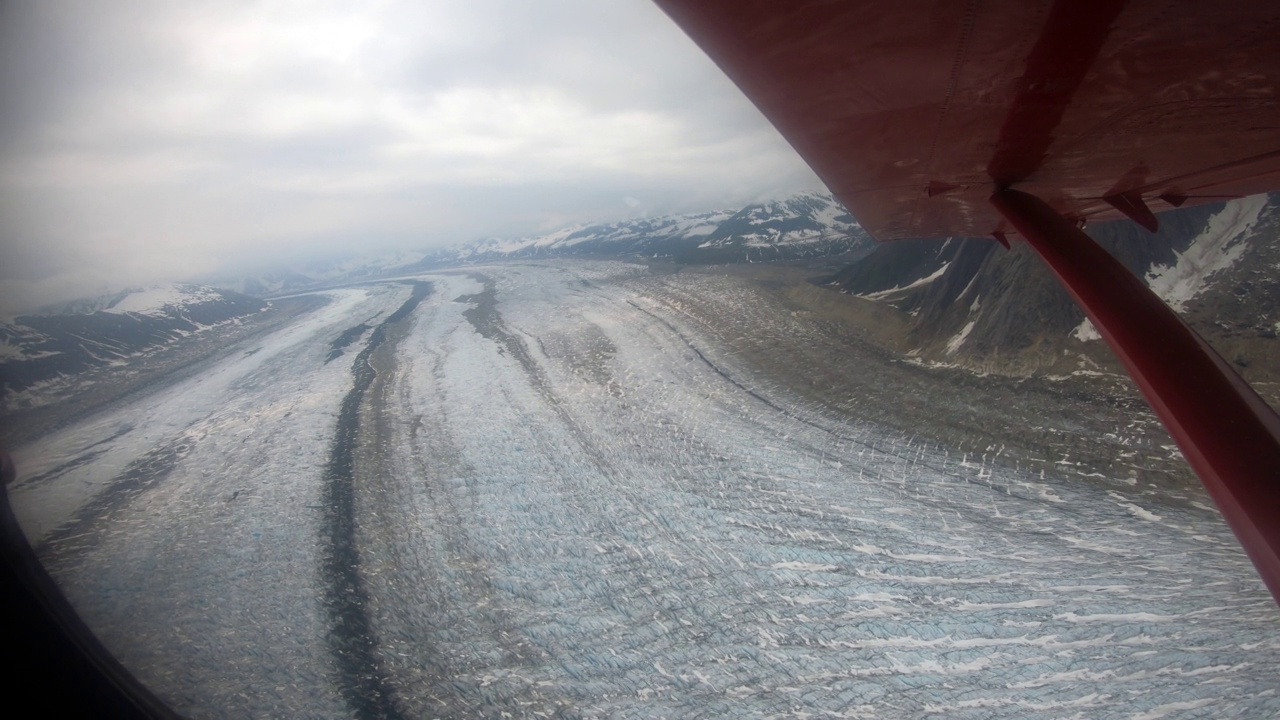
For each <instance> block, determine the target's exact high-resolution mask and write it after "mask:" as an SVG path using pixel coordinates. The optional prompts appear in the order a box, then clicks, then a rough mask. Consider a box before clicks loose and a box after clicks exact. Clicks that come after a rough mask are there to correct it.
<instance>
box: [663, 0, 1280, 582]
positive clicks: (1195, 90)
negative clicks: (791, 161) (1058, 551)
mask: <svg viewBox="0 0 1280 720" xmlns="http://www.w3.org/2000/svg"><path fill="white" fill-rule="evenodd" d="M656 2H657V3H658V5H660V6H661V7H662V8H663V9H664V10H665V11H666V12H667V14H669V15H670V16H671V17H672V19H674V20H675V21H676V23H677V24H679V25H680V26H681V27H682V28H683V29H684V30H685V32H687V33H688V34H689V36H690V37H691V38H693V40H694V41H695V42H697V43H698V45H700V46H701V47H702V48H703V50H705V51H706V52H707V54H708V55H710V56H711V58H712V59H713V60H714V61H715V62H716V63H717V64H718V65H719V66H720V68H721V69H722V70H724V72H725V73H726V74H728V75H729V77H730V78H732V79H733V81H734V82H735V83H737V85H738V86H739V87H740V88H741V89H742V90H743V92H745V93H746V95H747V96H748V97H749V98H750V99H751V100H752V102H754V103H755V104H756V106H757V107H759V108H760V110H761V111H762V112H763V113H764V115H765V116H766V117H767V118H768V119H769V120H770V121H771V122H772V123H773V124H774V125H775V126H776V127H777V128H778V130H779V131H781V132H782V134H783V136H784V137H786V138H787V140H788V141H789V142H790V143H791V144H792V146H794V147H795V149H796V150H797V151H798V152H799V153H800V155H801V156H802V157H803V158H804V159H805V161H806V162H808V163H809V165H810V166H811V167H813V169H814V170H815V171H816V172H817V173H818V175H819V176H820V177H821V178H822V179H823V181H824V182H825V183H826V184H827V186H828V187H829V188H830V189H831V190H832V192H834V193H835V194H836V196H837V197H839V198H840V199H841V201H843V202H844V204H845V205H846V206H847V207H848V208H849V210H850V211H852V212H853V214H854V215H855V216H856V217H857V218H858V221H859V222H860V223H861V224H862V226H863V227H864V228H865V229H866V230H867V231H868V232H870V233H871V235H872V236H874V237H875V238H876V239H878V240H882V241H884V240H897V239H905V238H919V237H943V236H953V235H962V236H981V235H992V236H994V237H996V238H998V239H1001V240H1002V242H1004V240H1003V239H1004V238H1007V237H1011V236H1014V235H1017V236H1021V237H1022V238H1023V239H1025V240H1026V241H1027V242H1028V244H1029V245H1030V246H1031V247H1032V248H1033V249H1034V250H1035V251H1036V252H1037V253H1038V254H1039V255H1040V256H1041V258H1042V259H1043V260H1044V261H1045V262H1046V263H1047V264H1048V265H1049V267H1050V268H1051V269H1052V270H1053V272H1054V274H1055V275H1056V276H1057V277H1058V279H1059V280H1060V281H1061V282H1062V283H1063V285H1064V286H1065V287H1066V288H1067V290H1068V291H1069V292H1070V293H1071V294H1072V296H1073V297H1074V298H1075V299H1076V301H1077V302H1078V303H1079V304H1080V305H1081V307H1082V308H1084V310H1085V312H1086V314H1088V316H1089V317H1090V319H1092V320H1093V323H1094V325H1095V326H1096V327H1097V328H1098V330H1099V332H1100V333H1101V335H1102V336H1103V338H1104V339H1105V340H1106V341H1107V342H1108V344H1109V345H1110V346H1111V348H1112V349H1113V350H1114V351H1115V352H1116V354H1117V355H1118V356H1119V358H1120V360H1121V361H1122V362H1123V363H1124V365H1125V367H1126V368H1127V369H1128V370H1129V373H1130V374H1131V375H1132V376H1133V378H1134V381H1135V382H1136V383H1137V385H1138V387H1139V389H1140V390H1141V391H1142V393H1143V395H1144V396H1145V397H1146V399H1147V401H1148V402H1149V403H1150V404H1151V406H1152V408H1153V409H1154V410H1155V412H1156V414H1157V415H1158V416H1159V417H1160V419H1161V421H1162V422H1164V424H1165V426H1166V427H1167V428H1168V429H1169V431H1170V434H1171V435H1172V436H1173V438H1174V440H1175V441H1177V443H1178V446H1179V448H1180V449H1181V450H1182V452H1183V454H1184V455H1185V456H1186V458H1187V460H1188V461H1189V462H1190V464H1191V466H1192V467H1193V468H1194V469H1195V471H1196V473H1197V474H1198V475H1199V476H1200V478H1201V480H1202V481H1203V482H1204V484H1205V486H1206V487H1207V488H1208V490H1209V493H1210V495H1211V496H1212V497H1213V499H1214V501H1215V502H1217V504H1218V507H1219V508H1220V509H1221V511H1222V514H1223V516H1224V517H1225V518H1226V520H1227V522H1228V524H1229V525H1230V526H1231V528H1232V530H1233V531H1234V532H1235V533H1236V536H1237V537H1238V538H1239V539H1240V542H1241V544H1242V545H1243V546H1244V548H1245V551H1246V552H1248V554H1249V556H1250V558H1251V559H1252V560H1253V562H1254V565H1255V566H1256V567H1257V568H1258V571H1259V573H1260V574H1261V575H1262V579H1263V581H1264V582H1266V584H1267V587H1268V588H1269V589H1270V590H1271V593H1272V595H1273V596H1275V597H1276V598H1277V599H1278V600H1280V417H1278V416H1277V415H1276V413H1275V412H1273V411H1272V410H1271V408H1269V407H1267V405H1266V403H1265V402H1263V401H1262V400H1261V399H1260V398H1259V397H1258V396H1257V394H1256V393H1254V392H1253V391H1252V390H1251V389H1250V388H1249V387H1248V385H1247V384H1245V383H1244V381H1243V380H1241V379H1240V378H1239V376H1237V375H1236V374H1235V372H1234V371H1233V370H1232V369H1231V368H1230V367H1229V366H1228V365H1227V363H1225V362H1223V360H1222V359H1221V358H1220V357H1218V355H1217V354H1216V353H1215V352H1214V351H1213V350H1212V349H1210V348H1209V346H1208V345H1207V344H1206V343H1205V342H1204V341H1203V340H1202V339H1201V338H1200V337H1199V336H1198V335H1196V334H1195V333H1194V332H1193V331H1192V330H1191V329H1190V328H1189V327H1187V326H1186V324H1185V323H1183V322H1182V321H1181V320H1180V319H1179V318H1178V317H1177V315H1176V314H1174V313H1173V312H1172V311H1171V310H1170V309H1169V308H1168V307H1167V306H1166V305H1165V304H1164V303H1163V302H1162V301H1160V299H1159V298H1158V297H1156V296H1155V295H1154V294H1153V293H1151V292H1150V291H1149V290H1148V289H1147V288H1146V287H1145V286H1144V285H1143V284H1142V283H1141V282H1140V281H1138V280H1137V278H1135V277H1134V276H1133V275H1132V274H1131V273H1129V272H1128V271H1127V270H1126V269H1125V268H1124V267H1123V266H1121V265H1120V264H1119V263H1117V262H1116V261H1115V260H1114V259H1112V258H1111V256H1110V255H1109V254H1107V253H1106V252H1105V251H1103V250H1101V249H1100V248H1099V247H1098V246H1097V245H1096V244H1094V243H1093V241H1092V240H1091V239H1090V238H1088V236H1086V235H1085V234H1084V233H1082V232H1080V231H1079V229H1078V226H1079V224H1080V223H1081V222H1082V221H1085V220H1088V221H1098V220H1115V219H1121V218H1128V219H1131V220H1133V221H1135V222H1137V223H1139V224H1141V225H1143V226H1144V227H1147V228H1149V229H1155V227H1156V225H1157V223H1158V219H1157V216H1156V214H1155V213H1156V212H1158V211H1160V210H1164V209H1168V208H1170V207H1176V206H1181V205H1184V204H1196V203H1203V202H1211V201H1217V200H1221V199H1223V198H1228V197H1240V196H1244V195H1252V194H1256V193H1260V192H1267V191H1271V190H1276V189H1280V43H1277V42H1276V41H1275V38H1276V37H1280V3H1274V2H1271V1H1270V0H1262V1H1259V0H1241V1H1239V2H1234V3H1225V4H1224V3H1202V2H1191V1H1188V0H1172V1H1170V0H1165V1H1157V0H1129V1H1127V2H1126V1H1124V0H1042V1H1039V2H1036V1H1033V0H986V1H983V0H970V2H957V1H956V0H899V1H898V2H893V3H884V2H875V1H872V0H842V1H840V2H833V1H832V0H793V1H792V2H785V3H782V2H774V1H772V0H656Z"/></svg>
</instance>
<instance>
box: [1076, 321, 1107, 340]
mask: <svg viewBox="0 0 1280 720" xmlns="http://www.w3.org/2000/svg"><path fill="white" fill-rule="evenodd" d="M1071 337H1073V338H1075V339H1077V340H1079V341H1080V342H1090V341H1092V340H1101V339H1102V336H1101V335H1099V334H1098V329H1097V328H1095V327H1094V326H1093V321H1092V320H1090V319H1089V318H1085V319H1084V320H1082V321H1081V322H1080V324H1079V325H1077V326H1076V329H1075V330H1072V331H1071Z"/></svg>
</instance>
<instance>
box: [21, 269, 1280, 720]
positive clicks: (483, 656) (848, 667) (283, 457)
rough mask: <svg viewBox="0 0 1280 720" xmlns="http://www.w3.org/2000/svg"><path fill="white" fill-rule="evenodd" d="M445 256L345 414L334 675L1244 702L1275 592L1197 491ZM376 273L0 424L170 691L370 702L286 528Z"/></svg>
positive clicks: (207, 708)
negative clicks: (343, 553)
mask: <svg viewBox="0 0 1280 720" xmlns="http://www.w3.org/2000/svg"><path fill="white" fill-rule="evenodd" d="M474 272H475V273H476V275H474V276H464V275H449V274H440V275H434V276H426V277H425V278H424V279H427V280H429V281H430V282H432V283H433V284H434V292H433V293H432V294H431V295H430V296H429V297H428V298H427V299H426V300H424V301H423V302H422V304H421V305H420V306H418V308H417V309H416V310H415V311H414V312H413V313H412V314H411V315H410V316H409V317H408V319H407V320H405V321H404V323H403V324H402V325H400V326H399V330H394V329H393V328H392V326H386V327H387V330H388V332H387V335H386V338H385V339H384V345H383V346H381V348H380V350H379V351H378V352H377V353H375V354H374V358H375V363H374V364H375V367H377V368H378V370H379V372H380V375H379V376H378V380H376V381H375V382H374V384H373V385H372V386H371V387H370V389H369V390H368V392H367V393H366V395H365V396H364V403H363V405H362V406H361V413H360V430H359V434H358V439H359V450H358V451H357V453H356V471H355V472H356V478H355V508H356V509H355V526H356V530H355V538H356V545H357V547H358V555H359V557H358V572H359V576H360V578H361V579H362V583H363V589H364V592H365V594H366V595H367V598H366V599H365V601H364V605H363V609H364V613H365V615H366V616H367V620H368V628H369V634H370V636H371V637H370V638H369V639H370V640H371V642H372V645H373V647H374V650H373V657H374V660H373V662H372V663H370V664H369V666H368V667H366V668H364V669H363V670H361V672H365V671H367V673H369V674H371V675H377V676H378V677H379V678H380V682H381V687H383V688H385V689H387V691H388V694H389V695H390V701H389V702H390V705H389V706H390V707H392V708H394V710H395V712H396V713H398V714H399V715H400V716H403V717H432V716H452V717H503V716H510V717H547V716H565V717H620V718H629V717H645V718H648V717H653V718H659V717H662V718H666V717H779V716H786V717H849V718H864V717H866V718H874V717H884V718H917V717H939V718H991V717H999V718H1038V717H1045V718H1069V717H1079V718H1103V717H1106V718H1112V717H1114V718H1137V717H1144V718H1156V717H1160V718H1192V717H1215V718H1219V717H1249V718H1262V717H1278V716H1280V696H1278V695H1277V690H1278V689H1280V685H1277V682H1276V678H1277V677H1280V609H1277V607H1276V604H1275V603H1274V601H1272V599H1271V598H1270V596H1269V595H1268V594H1267V593H1266V591H1265V590H1264V589H1263V587H1262V585H1261V582H1260V581H1259V580H1258V578H1257V576H1256V574H1255V573H1254V571H1253V569H1252V567H1251V566H1250V565H1249V563H1248V561H1247V559H1246V558H1245V557H1244V554H1243V553H1242V551H1241V550H1240V549H1239V547H1238V545H1237V543H1236V542H1235V540H1234V538H1233V537H1232V536H1231V535H1230V533H1229V531H1228V530H1227V529H1226V528H1225V526H1224V525H1223V523H1222V521H1221V519H1220V518H1219V517H1218V516H1217V515H1216V514H1215V513H1213V512H1212V511H1209V510H1207V509H1206V510H1200V509H1195V508H1190V509H1188V508H1186V507H1173V506H1170V507H1157V506H1152V505H1151V503H1150V500H1149V499H1148V498H1145V497H1143V498H1139V497H1137V496H1129V495H1126V494H1124V493H1122V492H1117V491H1116V490H1114V489H1112V488H1104V487H1102V486H1101V485H1094V484H1081V483H1080V482H1079V481H1076V482H1067V481H1064V480H1059V479H1055V478H1053V477H1048V478H1045V479H1041V478H1040V477H1038V476H1035V477H1033V476H1029V475H1027V474H1025V473H1019V472H1016V471H1014V470H1012V469H1010V468H1006V467H1003V466H1001V465H998V464H993V463H988V462H984V463H982V464H978V463H977V462H970V461H969V458H968V457H964V456H961V455H960V454H959V453H956V452H954V451H949V450H948V449H947V448H945V447H941V446H938V445H937V444H936V443H934V442H932V441H930V440H928V439H922V438H918V437H916V438H909V437H902V436H899V435H896V434H892V433H887V432H885V431H883V430H882V429H880V428H878V427H876V426H873V425H868V424H859V423H856V422H850V421H848V420H847V419H842V418H836V417H832V416H829V415H826V414H824V413H822V412H820V411H818V410H816V409H814V408H812V407H810V406H806V405H802V404H799V403H798V402H797V401H796V400H794V399H793V398H791V397H790V396H788V395H787V394H786V393H784V392H783V391H781V390H779V389H777V387H776V386H775V385H772V384H771V383H769V382H768V380H767V379H765V378H758V377H754V376H753V375H752V374H751V373H750V372H749V371H748V370H747V369H746V368H745V367H742V366H739V365H738V364H736V363H735V360H734V358H733V357H731V356H728V355H726V354H725V353H724V352H722V351H721V350H719V349H718V348H717V347H716V346H715V345H713V344H712V343H711V342H710V341H709V340H707V339H706V338H704V337H703V336H702V335H701V334H700V333H699V332H698V331H697V330H696V329H695V327H694V326H693V325H692V324H691V323H689V322H687V320H686V319H685V318H686V316H685V315H684V314H683V313H681V312H680V311H679V309H678V308H677V307H675V306H673V305H672V304H671V303H670V302H669V298H668V297H667V296H666V295H664V293H663V291H662V285H661V283H659V282H657V281H656V280H655V279H653V278H649V277H647V276H645V275H644V274H643V271H642V270H641V269H639V268H635V267H631V266H626V265H621V264H606V263H600V264H589V263H582V264H560V265H558V266H550V265H534V264H529V265H505V266H499V267H491V268H477V269H475V271H474ZM486 280H487V281H488V282H489V289H490V291H491V295H486V294H485V292H486V286H485V281H486ZM409 293H410V289H409V287H408V286H405V285H399V284H387V285H380V286H371V287H369V288H366V289H353V290H342V291H329V292H328V294H329V295H330V296H331V297H332V302H331V303H330V304H329V305H328V306H326V307H325V308H323V309H321V310H319V311H317V312H315V313H312V314H310V315H307V316H304V317H302V318H300V319H299V320H298V321H297V322H296V323H295V324H294V325H293V326H291V327H289V328H286V329H283V330H281V331H279V332H277V333H275V334H274V335H272V336H270V337H269V338H267V339H265V340H261V339H260V340H258V341H257V342H255V343H252V344H249V345H246V347H245V348H244V350H245V352H244V353H237V354H235V355H234V356H232V357H230V358H229V359H225V360H223V361H220V362H218V363H214V364H211V365H210V366H209V367H208V368H207V369H206V370H204V371H203V372H200V373H194V374H192V375H191V376H190V377H188V378H187V379H184V380H180V381H178V382H176V383H175V384H174V385H172V386H170V387H168V388H165V389H163V390H160V391H157V392H156V393H154V394H152V395H151V396H149V397H146V398H143V399H140V400H137V401H135V402H133V403H131V404H123V405H121V406H119V407H116V408H114V409H112V410H110V411H108V412H103V413H99V414H97V415H95V416H93V417H92V418H88V419H85V420H84V421H82V422H80V423H78V424H76V425H72V426H70V427H67V428H65V429H64V430H62V431H60V432H58V433H56V434H53V435H50V436H47V437H45V438H44V439H42V440H41V441H39V442H38V443H36V444H33V445H30V446H28V447H24V448H21V449H20V450H19V452H18V453H17V461H18V465H19V467H20V468H21V469H22V476H21V477H20V479H19V482H18V484H17V486H16V487H14V488H13V489H12V497H13V501H14V504H15V506H16V507H17V508H18V511H19V513H20V517H21V519H22V521H23V523H24V527H25V528H26V530H27V532H28V534H29V536H30V537H31V538H32V540H33V543H36V544H40V543H44V550H43V552H44V553H45V557H46V558H47V562H48V564H49V566H50V568H51V570H52V571H53V573H54V574H55V576H56V577H57V578H58V579H59V581H60V582H61V583H62V584H63V586H64V588H65V589H66V591H67V593H68V595H69V596H70V598H71V600H72V602H73V603H74V604H75V605H76V607H77V608H78V609H79V610H80V611H81V612H82V613H83V615H84V616H85V618H86V619H87V621H88V622H89V623H90V625H91V626H92V627H94V628H95V629H96V631H97V632H99V633H100V635H101V636H102V638H103V639H104V641H105V642H106V643H107V644H108V646H109V647H111V648H113V650H114V651H115V652H117V653H118V654H119V656H120V658H121V659H122V660H123V661H124V662H125V664H126V665H127V666H128V667H130V668H131V669H133V671H134V672H135V673H136V674H137V675H138V676H139V677H141V678H142V679H143V680H145V681H146V682H147V683H149V684H150V685H151V686H152V687H154V688H155V690H156V691H157V692H158V693H159V694H160V695H161V696H162V697H164V698H165V699H166V700H168V701H169V702H171V703H172V704H173V705H174V706H175V707H176V709H178V710H179V711H180V712H183V713H186V714H189V715H191V716H193V717H209V716H227V717H250V716H253V717H264V716H271V717H352V716H361V715H362V714H363V715H368V714H370V713H369V712H368V711H367V708H366V709H362V706H361V705H360V703H358V702H353V701H352V697H351V692H350V691H349V690H348V691H346V692H344V690H343V688H344V683H348V682H349V676H350V673H351V666H352V663H353V662H355V661H353V660H352V656H351V655H350V654H347V653H345V651H344V650H343V649H342V647H341V645H340V644H336V643H335V641H334V639H333V636H332V626H331V621H330V616H329V614H328V613H327V612H326V607H327V605H326V602H327V601H326V598H327V597H328V596H329V595H331V594H332V592H333V587H334V586H335V584H334V581H333V579H332V578H330V577H327V576H326V573H325V572H324V570H323V568H324V567H325V566H324V563H323V562H322V557H321V556H322V554H323V552H324V550H323V548H324V547H325V543H326V542H327V539H326V538H325V537H322V535H323V533H324V528H325V525H324V522H325V521H324V518H325V517H327V515H326V513H327V512H328V509H327V508H326V506H325V505H324V503H325V497H326V496H325V494H324V492H323V487H324V484H325V478H324V474H325V473H324V469H325V465H326V463H327V462H328V458H329V453H330V449H331V447H332V443H333V441H334V434H335V432H336V430H337V428H336V423H337V418H338V416H339V409H340V407H341V405H342V402H343V398H344V396H345V395H346V393H347V392H348V391H349V390H350V389H351V388H352V386H353V383H352V363H353V361H354V360H355V359H356V357H357V354H358V353H359V352H360V350H361V349H362V348H363V347H365V344H366V343H367V342H368V341H369V338H370V337H372V333H364V334H363V335H361V336H360V339H358V340H357V341H356V342H354V343H353V344H352V345H350V346H349V348H348V349H347V350H346V352H345V353H344V354H343V355H341V356H340V357H338V358H337V359H335V360H333V361H332V362H329V363H327V364H326V363H325V358H326V357H327V356H328V354H329V352H330V343H331V342H332V341H333V340H334V339H335V338H337V337H338V336H339V335H341V334H342V333H343V331H345V330H347V329H348V328H352V327H355V326H357V325H360V324H361V323H368V324H369V325H370V326H373V325H376V324H377V323H378V322H381V321H382V320H383V319H384V318H386V317H387V316H388V315H390V314H391V313H392V312H393V311H395V310H396V309H397V308H399V307H400V306H401V304H402V303H403V302H404V301H405V299H406V298H407V297H408V296H409ZM488 298H491V299H492V302H490V300H489V299H488ZM464 313H466V314H464ZM401 331H403V332H401ZM122 488H123V489H122Z"/></svg>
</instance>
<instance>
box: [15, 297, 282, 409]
mask: <svg viewBox="0 0 1280 720" xmlns="http://www.w3.org/2000/svg"><path fill="white" fill-rule="evenodd" d="M265 307H266V303H265V302H264V301H262V300H259V299H257V298H253V297H249V296H247V295H243V294H241V293H237V292H234V291H230V290H220V289H217V288H213V287H209V286H205V285H161V286H156V287H150V288H140V289H134V290H126V291H124V292H120V293H116V294H114V295H109V296H103V297H99V298H90V299H85V300H77V301H75V302H72V303H66V304H63V305H62V306H59V307H49V308H44V309H43V310H41V312H40V313H38V314H33V315H26V316H22V317H18V318H15V319H13V320H9V321H3V322H0V406H3V407H4V408H5V409H14V408H16V407H19V406H22V405H24V404H28V403H30V402H31V400H32V398H31V397H30V392H29V391H31V390H33V389H37V388H41V387H44V386H47V385H50V384H56V383H58V382H61V381H67V380H69V379H70V378H72V377H74V376H76V375H78V374H80V373H82V372H84V371H86V370H89V369H92V368H96V367H103V366H107V365H120V364H124V363H126V362H128V361H130V360H132V359H134V358H137V357H140V356H145V355H147V354H149V353H152V352H154V351H156V350H158V349H160V348H163V347H166V346H168V345H171V344H173V343H175V342H177V341H178V340H180V339H182V338H185V337H189V336H192V335H197V334H200V333H203V332H205V331H208V330H209V329H211V328H215V327H218V326H221V325H223V324H226V323H232V322H237V321H239V320H240V319H241V318H244V317H245V316H247V315H251V314H253V313H256V312H258V311H260V310H262V309H263V308H265Z"/></svg>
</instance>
